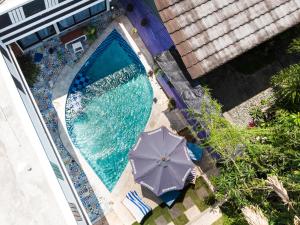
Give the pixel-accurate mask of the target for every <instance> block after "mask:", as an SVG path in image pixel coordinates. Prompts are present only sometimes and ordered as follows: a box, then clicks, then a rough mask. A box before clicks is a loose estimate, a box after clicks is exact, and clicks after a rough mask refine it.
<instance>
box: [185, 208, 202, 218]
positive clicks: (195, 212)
mask: <svg viewBox="0 0 300 225" xmlns="http://www.w3.org/2000/svg"><path fill="white" fill-rule="evenodd" d="M184 214H185V215H186V217H187V218H188V220H189V221H192V220H193V219H195V218H197V217H198V216H200V214H201V212H200V210H199V209H198V207H197V206H196V205H194V206H193V207H192V208H190V209H188V210H186V211H185V212H184Z"/></svg>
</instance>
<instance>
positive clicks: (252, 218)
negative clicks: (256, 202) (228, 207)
mask: <svg viewBox="0 0 300 225" xmlns="http://www.w3.org/2000/svg"><path fill="white" fill-rule="evenodd" d="M242 213H243V215H244V217H245V219H246V220H247V222H248V224H249V225H268V224H269V222H268V219H267V218H266V217H265V215H264V214H263V212H262V211H261V209H260V208H258V207H255V206H253V205H250V206H246V207H244V208H242Z"/></svg>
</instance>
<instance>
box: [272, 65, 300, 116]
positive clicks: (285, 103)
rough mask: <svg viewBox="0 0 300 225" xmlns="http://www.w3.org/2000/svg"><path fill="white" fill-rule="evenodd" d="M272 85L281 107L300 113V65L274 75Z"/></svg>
mask: <svg viewBox="0 0 300 225" xmlns="http://www.w3.org/2000/svg"><path fill="white" fill-rule="evenodd" d="M271 84H272V86H273V89H274V94H275V97H276V100H277V103H278V105H279V106H281V107H283V108H285V109H287V110H291V111H300V64H295V65H291V66H289V67H288V68H286V69H283V70H282V71H280V72H279V73H278V74H276V75H274V76H273V77H272V79H271Z"/></svg>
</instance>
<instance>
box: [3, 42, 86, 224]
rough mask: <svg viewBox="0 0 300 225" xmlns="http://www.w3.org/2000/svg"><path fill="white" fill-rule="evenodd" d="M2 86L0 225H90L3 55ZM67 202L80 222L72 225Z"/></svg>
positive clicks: (28, 95)
mask: <svg viewBox="0 0 300 225" xmlns="http://www.w3.org/2000/svg"><path fill="white" fill-rule="evenodd" d="M1 46H3V45H1ZM13 60H14V59H12V58H11V61H12V62H13ZM7 65H9V66H7ZM11 75H13V76H14V77H15V78H16V79H17V80H18V81H20V82H21V86H22V89H23V91H20V90H19V91H18V89H17V88H16V86H15V84H14V82H13V80H12V77H11ZM0 81H1V82H0V183H1V192H0V202H1V204H0V221H1V223H0V224H2V222H3V221H5V223H4V224H6V225H10V224H14V225H15V224H26V225H31V224H39V225H40V224H43V225H47V224H49V225H50V224H51V225H52V224H55V225H59V224H64V225H68V224H70V225H71V224H76V223H77V224H79V225H86V224H90V221H89V219H88V217H87V214H86V212H85V210H84V208H83V206H82V204H81V202H80V200H79V197H78V195H77V193H76V191H75V189H74V187H73V184H72V182H71V180H70V178H69V176H68V174H67V172H66V170H65V167H64V165H63V163H62V160H61V158H60V156H59V154H58V152H57V149H56V148H55V145H54V144H53V141H52V139H51V136H50V135H49V132H48V130H47V129H46V127H45V124H44V123H43V121H42V119H41V118H42V117H41V115H40V113H39V111H38V110H37V107H36V105H35V104H34V102H33V101H32V100H33V99H32V96H31V93H30V92H29V89H28V86H27V84H26V82H25V83H24V78H23V76H22V75H21V74H19V71H18V70H17V68H16V67H15V66H14V64H13V63H11V62H10V61H9V60H7V59H5V57H4V56H3V55H2V54H0ZM49 161H51V162H53V163H55V164H56V165H57V166H58V168H59V170H60V171H61V174H62V179H60V178H57V177H56V176H55V173H54V171H53V169H52V167H51V165H50V162H49ZM69 203H72V204H74V205H75V207H76V208H77V210H78V213H79V216H78V217H77V219H78V218H81V221H76V220H75V218H74V215H73V213H72V211H71V209H70V206H69Z"/></svg>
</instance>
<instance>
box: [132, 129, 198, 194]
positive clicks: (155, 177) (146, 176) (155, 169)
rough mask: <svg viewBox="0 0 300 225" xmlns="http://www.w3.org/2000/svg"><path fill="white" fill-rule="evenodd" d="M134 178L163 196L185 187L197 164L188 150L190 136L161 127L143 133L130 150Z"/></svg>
mask: <svg viewBox="0 0 300 225" xmlns="http://www.w3.org/2000/svg"><path fill="white" fill-rule="evenodd" d="M129 161H130V164H131V167H132V171H133V175H134V179H135V181H136V182H137V183H139V184H141V185H143V186H145V187H147V188H148V189H150V190H151V191H152V192H153V193H154V194H156V195H157V196H160V195H162V194H164V193H166V192H169V191H172V190H181V189H183V187H184V184H185V180H186V178H187V177H188V175H189V174H190V172H191V170H192V168H193V167H194V166H195V165H194V164H193V163H192V161H191V159H190V157H189V154H188V152H187V148H186V140H185V139H184V138H183V137H180V136H177V135H175V134H173V133H171V132H170V131H169V130H168V129H167V128H165V127H161V128H159V129H156V130H154V131H150V132H143V133H141V135H140V137H139V139H138V141H137V143H136V145H135V146H134V148H133V149H132V150H131V152H130V153H129Z"/></svg>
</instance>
